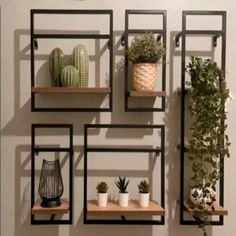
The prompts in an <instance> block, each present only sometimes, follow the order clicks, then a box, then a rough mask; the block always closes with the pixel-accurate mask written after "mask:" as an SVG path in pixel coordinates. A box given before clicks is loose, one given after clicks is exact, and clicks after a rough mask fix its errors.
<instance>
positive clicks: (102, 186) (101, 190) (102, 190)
mask: <svg viewBox="0 0 236 236" xmlns="http://www.w3.org/2000/svg"><path fill="white" fill-rule="evenodd" d="M96 189H97V191H98V193H107V189H108V185H107V183H106V182H104V181H102V182H100V183H98V184H97V187H96Z"/></svg>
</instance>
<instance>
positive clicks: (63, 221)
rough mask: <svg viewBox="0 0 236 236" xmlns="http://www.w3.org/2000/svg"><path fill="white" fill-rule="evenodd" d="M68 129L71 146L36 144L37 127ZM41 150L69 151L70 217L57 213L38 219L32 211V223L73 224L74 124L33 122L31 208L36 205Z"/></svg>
mask: <svg viewBox="0 0 236 236" xmlns="http://www.w3.org/2000/svg"><path fill="white" fill-rule="evenodd" d="M41 128H43V129H47V128H48V129H51V128H53V129H60V128H62V129H68V130H69V147H67V148H60V147H59V148H58V147H56V148H55V147H43V146H42V147H41V146H38V145H36V144H35V136H36V129H41ZM40 152H43V153H45V152H68V153H69V199H68V200H69V212H68V219H55V214H54V213H53V214H51V217H50V219H48V220H46V219H36V218H35V215H34V214H32V213H31V224H32V225H39V224H72V216H73V154H74V149H73V125H72V124H32V127H31V209H32V208H33V206H34V205H35V172H36V171H35V156H38V155H39V153H40Z"/></svg>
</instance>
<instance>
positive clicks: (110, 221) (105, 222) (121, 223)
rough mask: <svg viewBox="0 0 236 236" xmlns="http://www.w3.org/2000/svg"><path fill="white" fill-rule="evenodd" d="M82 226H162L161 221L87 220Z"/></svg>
mask: <svg viewBox="0 0 236 236" xmlns="http://www.w3.org/2000/svg"><path fill="white" fill-rule="evenodd" d="M84 224H113V225H163V221H162V220H111V219H104V220H103V219H87V220H86V221H85V222H84Z"/></svg>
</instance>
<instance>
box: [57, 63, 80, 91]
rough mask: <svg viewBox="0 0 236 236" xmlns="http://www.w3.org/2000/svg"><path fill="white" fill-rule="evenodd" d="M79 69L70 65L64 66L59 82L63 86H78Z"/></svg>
mask: <svg viewBox="0 0 236 236" xmlns="http://www.w3.org/2000/svg"><path fill="white" fill-rule="evenodd" d="M78 78H79V71H78V70H77V69H76V68H75V67H74V66H71V65H68V66H65V67H64V68H63V69H62V72H61V84H62V86H63V87H77V86H78Z"/></svg>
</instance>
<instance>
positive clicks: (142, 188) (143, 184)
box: [138, 180, 149, 193]
mask: <svg viewBox="0 0 236 236" xmlns="http://www.w3.org/2000/svg"><path fill="white" fill-rule="evenodd" d="M138 190H139V192H140V193H149V183H148V182H147V181H146V180H143V181H140V183H139V184H138Z"/></svg>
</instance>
